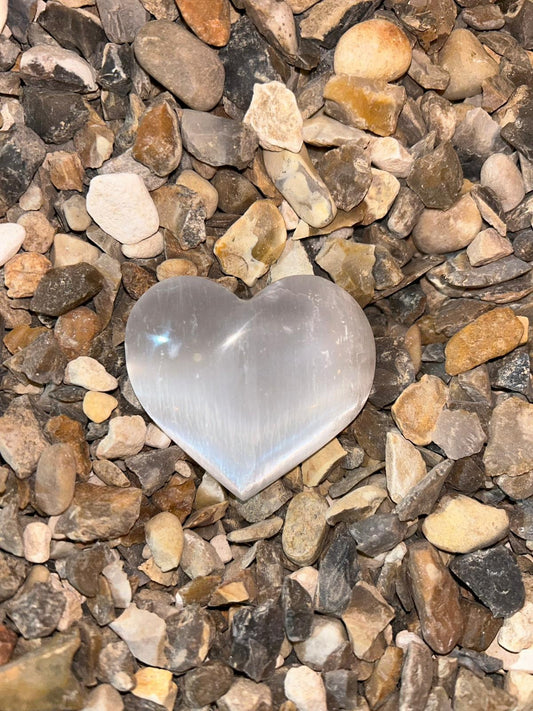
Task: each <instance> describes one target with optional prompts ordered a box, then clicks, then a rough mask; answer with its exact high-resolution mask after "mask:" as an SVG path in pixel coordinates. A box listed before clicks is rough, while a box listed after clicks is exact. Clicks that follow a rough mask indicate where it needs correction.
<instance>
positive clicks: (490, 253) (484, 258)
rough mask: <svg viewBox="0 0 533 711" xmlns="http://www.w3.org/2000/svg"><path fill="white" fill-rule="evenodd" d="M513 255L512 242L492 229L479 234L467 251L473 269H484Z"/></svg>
mask: <svg viewBox="0 0 533 711" xmlns="http://www.w3.org/2000/svg"><path fill="white" fill-rule="evenodd" d="M512 253H513V245H512V244H511V242H510V241H509V240H508V239H507V238H506V237H502V236H501V235H500V234H499V233H498V232H497V231H496V230H495V229H493V228H492V227H489V228H487V229H486V230H481V232H478V234H477V235H476V237H475V238H474V240H473V241H472V242H470V244H469V245H468V247H467V249H466V254H467V256H468V259H469V261H470V264H471V265H472V266H473V267H482V266H484V265H485V264H490V263H491V262H496V261H498V260H499V259H502V258H503V257H508V256H509V255H510V254H512Z"/></svg>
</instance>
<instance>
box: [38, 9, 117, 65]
mask: <svg viewBox="0 0 533 711" xmlns="http://www.w3.org/2000/svg"><path fill="white" fill-rule="evenodd" d="M37 19H38V22H39V24H40V25H41V27H43V28H44V29H45V30H46V31H47V32H49V33H50V34H51V35H52V37H53V38H54V39H56V40H57V41H58V42H59V44H60V45H61V47H64V48H65V49H71V50H79V52H80V53H81V54H82V56H83V57H85V59H90V58H91V56H92V55H94V54H95V52H96V51H97V49H98V47H99V46H102V45H104V44H105V43H106V42H107V37H106V34H105V32H104V30H103V28H102V25H101V23H100V22H98V19H97V18H96V17H95V16H94V15H92V14H90V13H87V12H85V11H84V10H82V9H78V8H76V7H68V6H66V5H61V4H60V3H56V2H53V3H50V5H47V7H46V8H45V10H44V11H43V12H42V13H40V14H39V16H38V18H37Z"/></svg>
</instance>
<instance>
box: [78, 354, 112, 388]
mask: <svg viewBox="0 0 533 711" xmlns="http://www.w3.org/2000/svg"><path fill="white" fill-rule="evenodd" d="M65 383H67V384H69V385H79V386H81V387H82V388H86V389H87V390H98V391H100V392H107V391H108V390H115V389H116V388H117V387H118V381H117V379H116V378H115V377H113V376H112V375H111V374H110V373H108V372H107V370H106V369H105V368H104V366H103V365H102V364H101V363H99V362H98V361H97V360H95V359H94V358H90V357H89V356H79V357H78V358H75V359H74V360H71V361H70V362H69V363H68V364H67V367H66V368H65Z"/></svg>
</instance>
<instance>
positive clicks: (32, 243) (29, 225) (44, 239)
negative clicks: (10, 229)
mask: <svg viewBox="0 0 533 711" xmlns="http://www.w3.org/2000/svg"><path fill="white" fill-rule="evenodd" d="M17 224H18V225H22V227H24V229H25V230H26V236H25V238H24V243H23V247H24V249H25V250H26V251H27V252H39V253H40V254H44V253H45V252H47V251H48V250H49V249H50V247H51V246H52V243H53V241H54V235H55V233H56V228H55V227H54V225H52V223H51V222H49V221H48V219H47V218H46V216H45V215H44V213H43V212H41V211H35V210H34V211H32V212H26V213H23V214H22V215H21V216H20V217H19V218H18V220H17Z"/></svg>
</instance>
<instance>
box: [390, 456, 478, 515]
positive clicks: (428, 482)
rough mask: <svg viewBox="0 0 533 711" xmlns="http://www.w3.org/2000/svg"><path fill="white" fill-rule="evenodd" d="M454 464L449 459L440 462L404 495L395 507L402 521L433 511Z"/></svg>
mask: <svg viewBox="0 0 533 711" xmlns="http://www.w3.org/2000/svg"><path fill="white" fill-rule="evenodd" d="M467 461H470V460H467ZM452 464H453V463H452V462H451V461H448V460H444V461H443V462H439V464H437V465H436V466H434V467H433V469H431V470H430V471H429V472H428V474H427V475H426V476H425V477H424V478H423V479H421V480H420V481H419V482H418V484H416V485H415V486H414V487H413V488H412V489H411V490H410V491H409V492H408V493H407V494H406V495H405V496H404V498H403V499H402V500H401V501H400V503H399V504H398V506H396V509H395V513H396V515H397V516H398V518H399V519H400V521H412V520H413V519H415V518H416V517H417V516H422V515H423V514H429V513H431V511H432V510H433V507H434V505H435V502H436V501H437V499H438V498H439V496H440V493H441V491H442V487H443V486H444V482H445V481H446V480H447V478H448V475H449V474H450V469H451V467H452Z"/></svg>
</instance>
